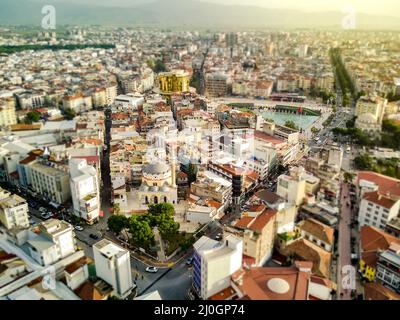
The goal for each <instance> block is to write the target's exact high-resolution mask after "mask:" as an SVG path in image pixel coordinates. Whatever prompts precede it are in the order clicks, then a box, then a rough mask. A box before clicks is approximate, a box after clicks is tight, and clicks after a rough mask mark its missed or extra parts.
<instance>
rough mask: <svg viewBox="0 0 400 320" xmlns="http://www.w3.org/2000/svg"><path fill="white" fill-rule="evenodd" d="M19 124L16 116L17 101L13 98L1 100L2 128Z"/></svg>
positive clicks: (0, 117)
mask: <svg viewBox="0 0 400 320" xmlns="http://www.w3.org/2000/svg"><path fill="white" fill-rule="evenodd" d="M16 123H17V117H16V115H15V101H14V99H13V98H9V99H0V127H6V126H10V125H13V124H16Z"/></svg>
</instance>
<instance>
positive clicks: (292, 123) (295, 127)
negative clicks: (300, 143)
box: [285, 120, 299, 130]
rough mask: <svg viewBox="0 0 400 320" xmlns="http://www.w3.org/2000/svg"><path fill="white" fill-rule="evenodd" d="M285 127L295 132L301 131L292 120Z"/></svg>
mask: <svg viewBox="0 0 400 320" xmlns="http://www.w3.org/2000/svg"><path fill="white" fill-rule="evenodd" d="M285 127H288V128H291V129H293V130H299V127H298V126H297V125H296V124H295V123H294V121H292V120H288V121H286V122H285Z"/></svg>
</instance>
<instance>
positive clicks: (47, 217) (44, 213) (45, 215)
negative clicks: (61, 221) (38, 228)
mask: <svg viewBox="0 0 400 320" xmlns="http://www.w3.org/2000/svg"><path fill="white" fill-rule="evenodd" d="M40 216H41V217H42V218H43V219H44V220H48V219H50V218H51V217H52V216H53V215H52V214H51V212H43V213H42V214H41V215H40Z"/></svg>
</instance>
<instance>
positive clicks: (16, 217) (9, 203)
mask: <svg viewBox="0 0 400 320" xmlns="http://www.w3.org/2000/svg"><path fill="white" fill-rule="evenodd" d="M0 222H1V223H2V224H3V225H4V226H5V227H6V229H8V230H10V229H13V228H28V227H29V217H28V204H27V203H26V200H25V199H23V198H21V197H20V196H18V195H16V194H13V195H9V196H8V197H6V198H4V199H1V200H0Z"/></svg>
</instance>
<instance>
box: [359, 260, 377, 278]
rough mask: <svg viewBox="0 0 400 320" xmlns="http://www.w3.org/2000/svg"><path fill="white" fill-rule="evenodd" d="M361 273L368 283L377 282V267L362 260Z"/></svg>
mask: <svg viewBox="0 0 400 320" xmlns="http://www.w3.org/2000/svg"><path fill="white" fill-rule="evenodd" d="M360 271H361V273H362V275H363V277H364V278H366V279H367V280H368V281H371V282H372V281H374V280H375V273H376V268H375V265H368V264H367V262H365V261H364V260H362V259H361V260H360Z"/></svg>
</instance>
